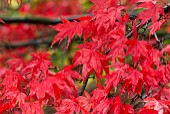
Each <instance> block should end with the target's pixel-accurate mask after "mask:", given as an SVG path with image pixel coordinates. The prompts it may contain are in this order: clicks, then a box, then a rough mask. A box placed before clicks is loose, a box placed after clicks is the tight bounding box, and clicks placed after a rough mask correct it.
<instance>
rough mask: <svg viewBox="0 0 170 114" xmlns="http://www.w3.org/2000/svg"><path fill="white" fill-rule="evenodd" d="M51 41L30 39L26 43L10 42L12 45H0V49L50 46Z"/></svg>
mask: <svg viewBox="0 0 170 114" xmlns="http://www.w3.org/2000/svg"><path fill="white" fill-rule="evenodd" d="M51 42H52V39H51V40H49V39H48V38H37V39H31V40H28V41H19V42H12V43H0V47H4V48H6V49H11V48H12V49H14V48H19V47H27V46H34V47H36V46H39V45H40V44H48V45H51Z"/></svg>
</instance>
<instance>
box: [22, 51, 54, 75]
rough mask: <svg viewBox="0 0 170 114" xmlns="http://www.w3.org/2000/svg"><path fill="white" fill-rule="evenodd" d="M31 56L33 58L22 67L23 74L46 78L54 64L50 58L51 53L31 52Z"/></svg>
mask: <svg viewBox="0 0 170 114" xmlns="http://www.w3.org/2000/svg"><path fill="white" fill-rule="evenodd" d="M31 56H32V57H33V60H32V61H31V62H29V63H28V65H26V67H24V68H23V69H22V74H23V75H25V76H26V77H27V78H33V77H34V76H38V77H43V78H44V77H46V76H48V75H49V70H48V69H49V67H50V66H52V65H53V64H52V62H51V61H50V59H49V54H47V53H45V54H43V53H42V52H39V53H38V54H34V53H33V54H31ZM41 75H42V76H41Z"/></svg>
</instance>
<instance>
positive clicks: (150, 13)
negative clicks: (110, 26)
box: [135, 1, 164, 25]
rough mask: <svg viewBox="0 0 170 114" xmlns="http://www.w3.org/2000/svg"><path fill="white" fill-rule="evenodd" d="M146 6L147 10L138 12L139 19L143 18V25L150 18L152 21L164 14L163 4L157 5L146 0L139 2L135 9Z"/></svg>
mask: <svg viewBox="0 0 170 114" xmlns="http://www.w3.org/2000/svg"><path fill="white" fill-rule="evenodd" d="M139 8H144V9H145V10H144V11H142V12H140V13H139V14H138V17H137V20H138V19H139V20H141V23H140V24H141V25H143V24H145V23H146V22H147V21H148V20H149V19H151V20H152V23H155V22H157V21H158V18H159V15H160V14H161V15H164V10H163V8H162V7H161V6H157V4H156V3H155V2H152V1H146V2H143V3H141V4H139V5H138V6H137V7H136V8H135V9H139Z"/></svg>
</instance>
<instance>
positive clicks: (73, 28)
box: [51, 17, 90, 47]
mask: <svg viewBox="0 0 170 114" xmlns="http://www.w3.org/2000/svg"><path fill="white" fill-rule="evenodd" d="M78 20H81V21H80V22H77V21H73V22H70V21H68V20H65V19H62V22H63V23H62V24H58V25H56V26H54V27H53V28H54V30H56V31H58V32H59V33H58V34H57V35H56V36H55V38H54V40H53V42H52V45H51V46H53V45H54V44H55V43H56V42H59V43H61V41H63V40H64V39H65V38H66V37H68V44H67V47H68V46H69V44H70V42H71V40H72V38H73V37H74V36H75V35H78V37H81V36H82V34H83V30H84V27H85V26H86V25H87V24H88V22H87V20H90V18H87V17H81V19H80V18H79V19H78Z"/></svg>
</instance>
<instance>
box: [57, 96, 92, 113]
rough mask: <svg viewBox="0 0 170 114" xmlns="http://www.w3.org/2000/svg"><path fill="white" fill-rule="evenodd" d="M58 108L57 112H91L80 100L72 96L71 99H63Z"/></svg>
mask: <svg viewBox="0 0 170 114" xmlns="http://www.w3.org/2000/svg"><path fill="white" fill-rule="evenodd" d="M56 109H57V114H73V113H75V114H80V113H82V114H90V113H89V112H88V111H87V110H85V109H84V108H83V107H81V106H80V104H79V103H78V100H77V99H76V98H75V97H73V96H70V99H64V100H62V102H61V104H60V106H59V107H57V108H56Z"/></svg>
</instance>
